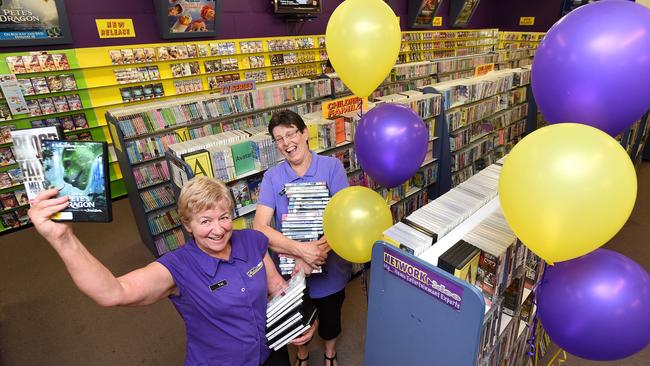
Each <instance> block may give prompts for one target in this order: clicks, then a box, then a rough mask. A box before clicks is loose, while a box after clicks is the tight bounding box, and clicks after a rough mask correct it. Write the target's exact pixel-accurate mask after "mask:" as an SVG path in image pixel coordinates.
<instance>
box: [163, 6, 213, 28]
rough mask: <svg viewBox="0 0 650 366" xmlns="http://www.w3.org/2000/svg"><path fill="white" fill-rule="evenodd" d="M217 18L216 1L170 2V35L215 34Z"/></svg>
mask: <svg viewBox="0 0 650 366" xmlns="http://www.w3.org/2000/svg"><path fill="white" fill-rule="evenodd" d="M216 18H217V10H216V1H215V0H169V4H168V7H167V27H168V30H169V32H170V33H185V32H192V33H209V34H214V32H215V31H216V29H215V26H216V24H217V23H216V21H215V20H216ZM196 36H201V34H196Z"/></svg>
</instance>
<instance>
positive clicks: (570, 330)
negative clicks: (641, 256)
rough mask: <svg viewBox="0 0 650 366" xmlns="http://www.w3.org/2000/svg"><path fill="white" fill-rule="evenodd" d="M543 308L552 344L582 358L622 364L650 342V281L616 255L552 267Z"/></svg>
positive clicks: (541, 292)
mask: <svg viewBox="0 0 650 366" xmlns="http://www.w3.org/2000/svg"><path fill="white" fill-rule="evenodd" d="M537 307H538V309H539V316H540V320H541V322H542V325H543V326H544V329H545V330H546V332H547V333H548V335H549V336H550V337H551V340H553V342H555V343H556V344H557V345H558V346H559V347H560V348H563V349H564V350H566V351H567V352H569V353H572V354H574V355H576V356H579V357H582V358H586V359H590V360H597V361H611V360H617V359H620V358H624V357H627V356H630V355H632V354H634V353H636V352H638V351H640V350H642V349H643V348H645V347H646V345H647V344H648V342H650V310H649V309H650V276H649V275H648V272H646V271H645V270H644V269H643V268H642V267H641V266H640V265H638V264H637V263H636V262H634V261H633V260H631V259H630V258H628V257H626V256H624V255H622V254H619V253H616V252H614V251H611V250H607V249H596V250H595V251H593V252H591V253H589V254H587V255H584V256H582V257H579V258H576V259H572V260H569V261H566V262H558V263H556V264H555V265H554V266H549V267H547V268H546V273H545V274H544V277H543V280H542V282H541V283H540V285H539V288H538V290H537Z"/></svg>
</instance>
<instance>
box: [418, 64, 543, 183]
mask: <svg viewBox="0 0 650 366" xmlns="http://www.w3.org/2000/svg"><path fill="white" fill-rule="evenodd" d="M529 82H530V70H529V69H507V70H500V71H498V72H495V73H491V74H488V75H486V76H482V77H478V78H470V79H462V80H454V81H448V82H443V83H438V84H433V85H429V86H424V87H422V88H421V90H424V89H425V88H428V87H433V88H435V89H436V90H438V91H440V92H442V93H443V96H444V98H445V99H444V102H443V106H444V109H445V123H446V127H447V129H448V130H449V138H450V145H449V150H447V149H445V150H444V151H443V155H445V154H449V155H450V157H451V161H450V171H440V172H439V174H440V175H447V174H449V175H450V176H451V182H452V186H455V185H457V184H459V183H460V182H462V181H464V180H466V179H467V178H468V177H470V176H472V175H473V174H474V173H475V172H476V171H478V170H480V169H482V168H483V167H485V166H487V165H490V164H491V163H492V162H494V161H495V160H496V159H498V158H499V157H501V156H503V155H505V154H507V152H508V151H510V149H511V148H512V146H513V145H514V143H516V142H517V141H518V139H519V138H520V137H522V136H523V135H524V134H525V133H526V132H527V131H529V129H528V128H529V127H527V126H528V124H529V122H528V120H529V115H530V108H531V107H530V106H529V104H528V102H527V98H529V97H530V96H531V95H530V94H531V93H530V91H529V90H528V88H527V85H528V83H529ZM441 193H444V192H441Z"/></svg>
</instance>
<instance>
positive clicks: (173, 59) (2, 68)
mask: <svg viewBox="0 0 650 366" xmlns="http://www.w3.org/2000/svg"><path fill="white" fill-rule="evenodd" d="M438 32H439V34H441V35H442V34H444V36H440V35H438V36H434V34H438ZM438 32H436V31H428V32H419V33H421V34H422V35H421V36H419V37H421V38H427V37H428V38H442V37H444V38H445V39H448V40H449V41H447V42H451V44H452V45H457V46H456V47H455V48H450V47H446V49H445V50H444V51H445V52H450V53H452V54H454V55H455V54H466V53H470V52H477V49H476V47H475V45H474V44H467V43H466V42H465V39H466V38H468V35H471V36H472V37H474V38H478V37H477V36H481V35H483V36H485V37H486V38H489V40H488V41H481V42H484V43H486V44H491V45H492V46H489V47H493V45H494V44H496V39H497V38H496V37H497V33H496V30H489V31H472V30H464V31H460V32H457V31H438ZM409 34H410V35H411V36H414V35H415V34H418V32H409ZM424 34H429V35H428V36H426V35H424ZM448 45H449V44H448ZM481 50H482V51H483V50H487V49H484V48H481ZM434 51H436V50H435V49H434ZM411 53H413V52H412V51H411ZM0 59H2V60H3V61H5V62H3V63H0V74H15V75H16V77H17V79H18V83H19V86H20V88H21V91H22V93H23V94H24V96H25V99H26V101H27V103H28V107H29V108H28V109H29V110H28V112H27V113H24V114H19V115H15V116H14V115H12V114H11V113H10V111H9V108H8V106H7V103H6V101H3V100H0V115H1V117H0V119H2V121H0V129H2V131H3V132H4V134H3V136H4V135H8V131H9V130H11V129H23V128H31V127H37V126H44V125H60V126H61V127H62V128H63V130H64V134H65V138H66V139H88V140H97V141H108V142H109V151H110V152H111V154H110V155H111V157H110V164H109V173H110V181H111V191H112V195H113V197H114V198H115V197H120V196H124V195H125V194H126V193H127V189H126V186H125V184H124V181H123V179H122V178H123V171H122V170H121V169H120V167H119V164H118V163H117V157H116V154H115V150H114V147H115V146H114V145H113V143H112V139H111V134H110V132H109V130H108V126H107V122H106V118H105V113H106V111H107V110H109V109H114V108H117V107H120V106H125V105H128V106H133V105H138V104H143V103H147V102H149V101H150V100H152V99H158V100H173V99H175V98H177V97H178V96H179V95H186V94H187V95H192V94H193V95H197V94H207V93H211V92H215V91H218V89H219V88H220V87H221V86H222V85H223V84H224V83H231V84H232V83H233V82H236V81H237V80H255V81H256V82H257V83H258V84H260V85H261V84H262V83H265V82H271V81H282V80H288V79H296V78H301V77H306V76H315V75H318V74H320V72H321V70H322V65H323V64H324V63H325V60H326V59H327V54H326V51H325V47H324V36H323V35H314V36H296V37H275V38H254V39H236V40H219V41H196V42H169V43H155V44H141V45H137V46H108V47H90V48H79V49H66V50H54V51H39V52H11V53H3V54H0ZM0 153H1V154H2V165H1V166H0V173H2V174H0V179H1V180H2V184H1V185H0V187H2V189H1V190H0V194H6V197H4V196H3V197H4V198H6V202H7V205H3V208H4V207H6V210H13V211H12V212H4V210H3V212H2V213H0V214H6V217H3V218H4V220H3V223H4V225H3V228H4V229H5V230H2V231H7V230H9V229H12V228H15V227H20V226H22V225H24V224H25V223H26V222H27V221H26V220H27V217H26V206H23V205H21V206H20V207H18V208H17V209H16V208H15V207H14V206H15V205H14V204H13V201H11V202H10V201H9V195H10V194H12V195H13V196H14V198H16V197H15V193H16V191H17V192H18V193H20V187H21V185H20V183H19V180H20V178H19V172H18V171H17V166H16V164H15V161H14V160H13V158H12V156H13V154H12V152H11V141H10V139H9V138H3V140H2V141H1V142H0ZM14 211H15V212H14ZM0 217H1V216H0Z"/></svg>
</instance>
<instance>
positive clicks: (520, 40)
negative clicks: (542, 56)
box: [497, 31, 546, 50]
mask: <svg viewBox="0 0 650 366" xmlns="http://www.w3.org/2000/svg"><path fill="white" fill-rule="evenodd" d="M545 35H546V32H509V31H499V42H498V46H497V48H498V49H500V50H502V49H509V50H514V49H521V48H532V49H535V48H537V46H538V45H539V42H541V41H542V39H543V38H544V36H545Z"/></svg>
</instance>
